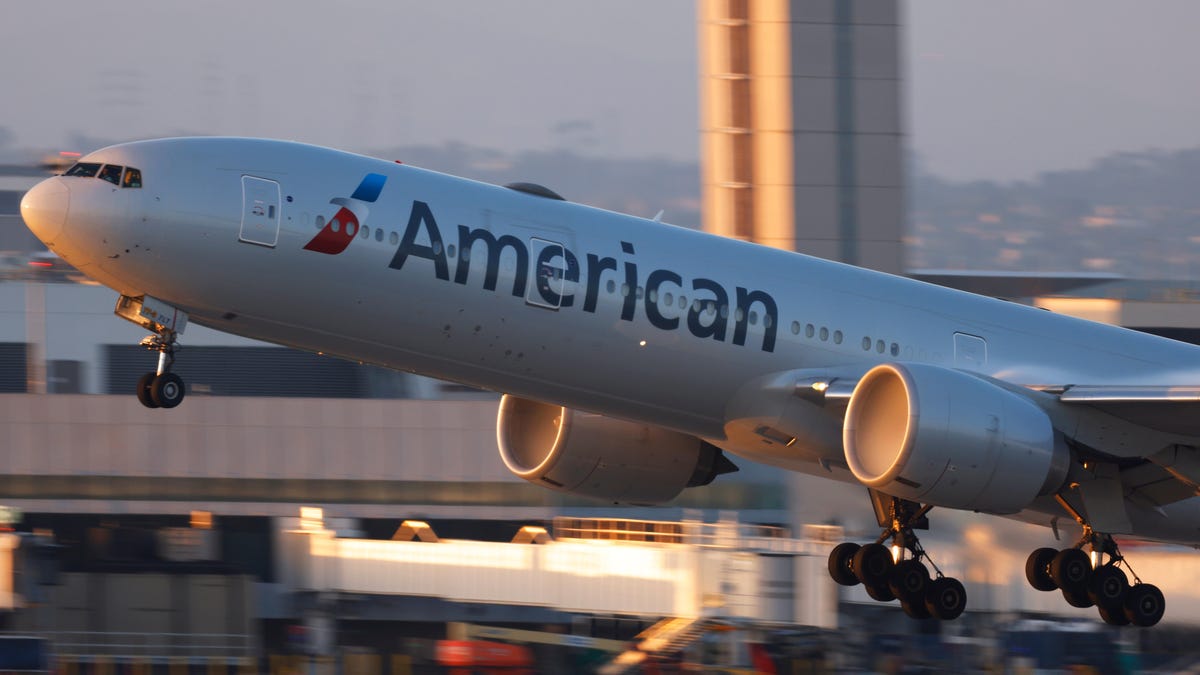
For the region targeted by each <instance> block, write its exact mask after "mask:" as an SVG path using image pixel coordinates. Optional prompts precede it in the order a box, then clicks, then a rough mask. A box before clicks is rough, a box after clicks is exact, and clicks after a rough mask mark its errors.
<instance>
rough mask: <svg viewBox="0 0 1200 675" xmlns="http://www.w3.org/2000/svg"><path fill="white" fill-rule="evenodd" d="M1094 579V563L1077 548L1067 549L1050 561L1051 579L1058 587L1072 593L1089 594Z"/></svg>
mask: <svg viewBox="0 0 1200 675" xmlns="http://www.w3.org/2000/svg"><path fill="white" fill-rule="evenodd" d="M1091 577H1092V561H1091V560H1090V559H1089V558H1088V555H1087V554H1086V553H1084V552H1083V551H1081V550H1079V549H1077V548H1065V549H1063V550H1061V551H1059V552H1058V553H1056V554H1054V559H1053V560H1051V561H1050V578H1051V579H1053V580H1054V583H1055V584H1058V587H1059V588H1061V589H1063V590H1067V589H1070V590H1071V591H1072V592H1077V593H1087V587H1088V580H1090V579H1091Z"/></svg>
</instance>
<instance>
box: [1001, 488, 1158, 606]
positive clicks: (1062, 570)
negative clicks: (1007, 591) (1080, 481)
mask: <svg viewBox="0 0 1200 675" xmlns="http://www.w3.org/2000/svg"><path fill="white" fill-rule="evenodd" d="M1058 502H1059V504H1061V505H1062V506H1063V508H1065V509H1066V510H1067V512H1069V513H1070V514H1071V515H1072V516H1074V518H1075V520H1077V521H1078V522H1079V524H1080V525H1082V526H1083V536H1081V537H1080V538H1079V541H1077V542H1076V543H1075V545H1074V546H1072V547H1070V548H1065V549H1063V550H1061V551H1056V550H1055V549H1052V548H1039V549H1037V550H1036V551H1034V552H1033V553H1031V554H1029V558H1028V559H1027V560H1026V561H1025V578H1026V579H1028V580H1029V585H1030V586H1033V587H1034V588H1035V589H1037V590H1039V591H1054V590H1061V591H1062V595H1063V598H1064V599H1065V600H1066V601H1067V604H1069V605H1071V606H1072V607H1091V606H1093V605H1094V606H1095V607H1096V608H1097V609H1098V610H1099V611H1100V618H1101V619H1103V620H1104V622H1105V623H1107V624H1110V625H1113V626H1126V625H1129V624H1133V625H1135V626H1142V627H1148V626H1153V625H1154V624H1156V623H1158V622H1159V620H1160V619H1162V616H1163V611H1164V609H1166V601H1165V599H1164V598H1163V594H1162V591H1160V590H1159V589H1158V587H1157V586H1154V585H1152V584H1145V583H1142V580H1141V579H1139V578H1138V576H1137V574H1135V573H1134V572H1133V568H1132V567H1130V566H1129V563H1128V562H1126V561H1125V558H1124V557H1123V556H1122V555H1121V550H1120V549H1119V548H1118V547H1117V542H1116V541H1114V540H1113V538H1112V537H1111V536H1110V535H1107V534H1100V533H1097V532H1095V531H1093V530H1092V528H1091V526H1089V525H1088V524H1087V523H1086V522H1085V521H1084V519H1083V517H1082V516H1081V515H1080V514H1079V512H1078V511H1076V510H1075V509H1074V508H1072V507H1071V505H1070V504H1068V503H1067V502H1066V500H1064V499H1063V498H1062V497H1058ZM1085 545H1086V546H1090V547H1091V550H1092V555H1091V556H1089V555H1088V554H1087V553H1085V552H1084V551H1083V547H1084V546H1085ZM1106 559H1107V560H1106ZM1093 561H1094V562H1093ZM1122 565H1123V566H1124V567H1125V568H1126V569H1128V570H1129V573H1130V574H1131V575H1133V580H1134V583H1133V584H1132V585H1131V584H1130V583H1129V578H1128V577H1127V576H1126V575H1125V572H1123V571H1122V570H1121V566H1122Z"/></svg>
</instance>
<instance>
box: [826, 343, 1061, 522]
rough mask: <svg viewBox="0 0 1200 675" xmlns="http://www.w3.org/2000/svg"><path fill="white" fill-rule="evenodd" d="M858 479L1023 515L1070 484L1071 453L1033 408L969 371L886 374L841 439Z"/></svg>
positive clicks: (876, 371)
mask: <svg viewBox="0 0 1200 675" xmlns="http://www.w3.org/2000/svg"><path fill="white" fill-rule="evenodd" d="M842 441H843V444H844V446H845V451H846V463H847V464H848V465H849V466H850V471H851V472H852V473H853V474H854V477H855V478H857V479H858V480H859V481H861V482H862V483H863V484H865V485H867V486H868V487H872V488H875V489H878V490H879V491H881V492H884V493H886V494H889V495H891V496H893V497H901V498H904V499H911V500H914V501H920V502H927V503H931V504H936V505H938V506H947V507H951V508H958V509H973V510H977V511H988V512H991V513H1014V512H1016V511H1020V510H1021V509H1023V508H1025V507H1026V506H1028V505H1029V504H1030V503H1031V502H1032V501H1033V500H1034V499H1035V498H1036V497H1038V496H1039V495H1046V494H1051V493H1053V492H1054V491H1056V490H1057V489H1058V488H1059V487H1060V486H1061V485H1062V483H1063V481H1064V480H1065V479H1066V473H1067V468H1068V463H1069V461H1070V453H1069V451H1068V450H1067V448H1066V447H1065V445H1064V444H1062V443H1061V442H1058V441H1056V438H1055V433H1054V428H1053V426H1052V425H1051V423H1050V418H1049V417H1048V416H1047V415H1046V413H1045V412H1044V411H1042V410H1041V409H1040V408H1038V407H1037V406H1036V405H1035V404H1034V403H1033V402H1032V401H1030V400H1028V399H1026V398H1024V397H1022V396H1020V395H1018V394H1015V393H1013V392H1010V391H1008V390H1006V389H1003V388H1001V387H998V386H996V385H994V384H992V383H990V382H988V381H986V380H983V379H980V378H978V377H975V376H972V375H969V374H967V373H964V372H962V371H958V370H951V369H948V368H941V367H938V366H931V365H927V364H910V363H906V364H891V363H889V364H883V365H879V366H876V367H875V368H873V369H871V370H870V371H869V372H867V374H866V375H864V376H863V378H862V379H861V380H859V382H858V385H857V386H856V387H855V389H854V393H853V395H851V397H850V404H849V407H848V408H847V409H846V420H845V424H844V427H843V429H842Z"/></svg>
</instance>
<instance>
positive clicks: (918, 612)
mask: <svg viewBox="0 0 1200 675" xmlns="http://www.w3.org/2000/svg"><path fill="white" fill-rule="evenodd" d="M900 608H901V609H903V610H904V613H905V614H907V615H908V616H909V617H911V618H913V619H918V620H920V619H929V618H932V617H933V615H932V614H930V613H929V608H928V607H926V606H925V599H924V598H921V599H919V600H915V601H913V602H905V601H903V600H901V601H900Z"/></svg>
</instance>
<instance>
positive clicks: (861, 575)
mask: <svg viewBox="0 0 1200 675" xmlns="http://www.w3.org/2000/svg"><path fill="white" fill-rule="evenodd" d="M871 501H872V504H873V505H874V506H875V515H876V517H877V518H878V519H879V521H880V525H881V526H882V527H884V530H883V533H882V534H880V535H879V538H878V539H877V540H876V541H875V543H873V544H867V545H866V546H859V545H858V544H855V543H853V542H846V543H843V544H839V545H837V546H835V547H834V548H833V551H831V552H830V554H829V576H831V577H833V580H834V581H836V582H837V583H839V584H841V585H843V586H855V585H857V584H860V583H861V584H862V585H863V587H864V588H865V589H866V591H867V595H869V596H871V597H872V598H874V599H875V600H879V601H880V602H889V601H891V600H896V599H899V600H900V607H901V608H903V609H904V613H905V614H907V615H909V616H910V617H912V618H914V619H928V618H930V617H934V618H937V619H941V620H943V621H950V620H953V619H957V618H958V617H959V615H960V614H962V613H963V610H964V609H966V606H967V592H966V589H964V588H963V585H962V584H961V583H960V582H959V581H958V580H957V579H954V578H952V577H948V576H945V575H943V574H942V571H941V570H940V569H938V567H937V565H934V564H933V561H932V560H930V558H929V555H928V554H927V553H926V552H925V549H923V548H922V547H921V542H920V541H919V540H918V539H917V536H916V534H915V533H914V532H913V530H914V529H928V528H929V519H928V518H926V514H928V513H929V510H930V509H932V508H933V505H932V504H927V505H925V506H921V505H920V504H917V503H915V502H910V501H907V500H904V499H897V498H895V497H887V496H885V495H882V494H880V493H877V492H874V491H872V492H871ZM889 539H890V540H891V541H892V548H891V549H889V548H888V547H886V546H884V545H883V542H885V541H887V540H889ZM893 550H895V551H897V555H893V553H892V551H893ZM922 560H925V561H927V562H928V563H929V564H930V565H931V566H932V567H933V570H934V572H935V573H936V575H937V576H936V578H931V577H930V575H929V568H927V567H926V566H925V564H924V563H922V562H921V561H922Z"/></svg>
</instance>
